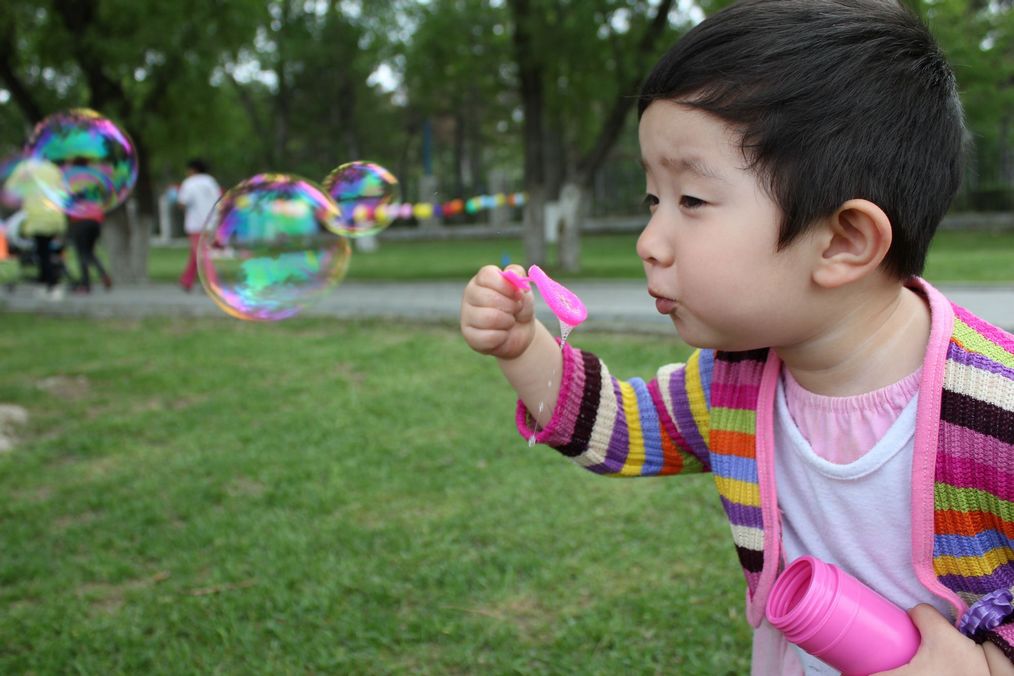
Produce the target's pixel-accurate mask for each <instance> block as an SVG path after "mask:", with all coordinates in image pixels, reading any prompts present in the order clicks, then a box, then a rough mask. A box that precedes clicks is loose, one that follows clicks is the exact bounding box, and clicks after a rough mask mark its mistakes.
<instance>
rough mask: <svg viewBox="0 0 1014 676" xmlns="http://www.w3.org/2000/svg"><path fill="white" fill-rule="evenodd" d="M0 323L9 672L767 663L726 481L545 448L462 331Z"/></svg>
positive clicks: (219, 322)
mask: <svg viewBox="0 0 1014 676" xmlns="http://www.w3.org/2000/svg"><path fill="white" fill-rule="evenodd" d="M391 248H394V247H391ZM0 323H2V326H3V330H2V331H0V352H2V354H3V355H4V361H3V369H2V370H0V403H5V404H17V405H19V406H23V407H25V408H26V409H27V410H28V411H29V413H30V416H31V419H30V422H29V424H28V425H27V426H25V427H22V428H19V429H18V436H19V438H20V441H19V444H18V445H17V446H16V447H15V448H14V450H12V451H10V452H8V453H5V454H0V495H3V496H4V497H3V499H2V500H0V609H2V610H0V673H4V674H9V673H39V674H43V673H68V672H72V673H87V674H117V673H180V674H190V673H271V674H276V673H371V674H374V673H434V674H446V673H496V674H500V673H553V674H621V673H622V674H627V673H657V672H667V673H679V674H702V675H703V674H707V675H713V674H743V673H746V671H747V670H748V663H749V641H750V638H749V636H750V632H749V629H748V626H747V624H746V622H745V620H744V619H743V616H742V602H743V581H742V575H741V573H740V572H739V569H738V566H737V563H736V560H735V555H734V552H733V548H732V545H731V543H730V542H729V537H728V525H727V524H726V522H725V519H724V517H723V516H722V512H721V509H720V506H719V502H718V499H717V496H716V494H715V492H714V489H713V486H712V484H711V481H710V479H709V478H708V477H706V476H695V477H682V478H667V479H645V480H641V481H632V480H618V479H605V478H601V477H597V476H594V475H591V474H589V473H587V472H585V471H583V470H581V469H579V468H577V467H576V466H574V465H572V464H571V463H569V462H568V461H567V460H565V459H563V458H561V457H559V456H558V455H556V454H555V453H554V452H553V451H551V450H549V449H546V448H544V447H536V448H529V447H528V445H527V443H526V442H525V441H524V440H523V439H521V438H520V437H518V436H517V434H516V433H515V432H514V431H513V427H512V409H513V400H512V397H511V393H510V392H509V390H508V388H507V387H506V385H504V384H503V382H502V379H501V377H500V375H499V373H498V370H497V368H496V366H495V364H494V363H493V361H492V360H490V359H486V358H483V357H479V356H477V355H475V354H473V353H471V352H470V351H469V350H468V349H467V347H466V346H465V345H464V344H463V342H462V341H461V340H460V338H459V337H458V335H457V333H456V331H454V330H453V329H451V328H449V327H448V328H442V327H421V326H412V327H406V326H403V325H396V324H385V323H356V322H337V321H333V320H295V321H289V322H283V323H277V324H253V323H241V322H235V321H231V320H228V319H225V318H222V319H207V320H196V319H160V320H145V321H109V320H106V321H97V320H85V319H70V318H62V319H61V318H47V317H36V316H29V315H16V314H5V315H3V316H0ZM571 340H572V341H573V342H575V343H576V344H578V345H580V346H582V347H584V348H588V349H591V350H594V351H597V352H598V353H599V354H601V355H602V356H604V357H605V358H607V359H608V361H609V362H610V364H611V367H612V368H613V369H614V370H615V372H617V373H618V374H620V375H622V376H624V377H631V376H635V375H636V376H641V377H648V376H650V375H651V373H650V372H645V370H644V369H645V368H651V367H652V366H653V365H657V364H660V363H662V362H665V361H670V360H673V359H677V358H682V357H683V356H685V354H686V350H685V347H683V346H681V345H680V344H678V343H675V342H670V341H666V340H660V339H659V338H658V337H620V336H614V335H603V334H598V335H596V334H593V333H590V332H582V331H580V330H579V331H577V332H576V333H575V334H574V335H573V336H572V338H571Z"/></svg>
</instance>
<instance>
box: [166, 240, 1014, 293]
mask: <svg viewBox="0 0 1014 676" xmlns="http://www.w3.org/2000/svg"><path fill="white" fill-rule="evenodd" d="M636 241H637V235H636V234H624V235H589V236H586V237H584V238H583V239H582V250H581V252H582V256H581V264H582V270H581V272H580V273H579V274H576V275H573V274H572V275H561V278H562V279H577V278H583V279H641V278H642V277H643V272H642V269H641V262H640V260H639V259H638V258H637V254H636V252H635V250H634V244H635V242H636ZM523 251H524V250H523V247H522V244H521V241H520V240H518V239H517V238H507V239H502V240H497V239H489V240H458V241H417V242H408V241H384V242H382V243H381V246H380V249H379V250H378V251H376V252H374V253H362V252H354V253H353V256H352V262H351V264H350V266H349V270H348V276H347V278H348V279H356V280H374V279H376V280H381V279H382V280H412V279H460V280H466V279H468V278H470V277H471V276H472V275H473V274H474V273H475V271H476V270H477V269H478V268H479V267H480V266H481V265H484V264H486V263H496V264H499V263H500V261H501V260H502V259H503V258H504V256H507V257H508V258H509V259H510V260H512V261H515V262H521V261H523V260H524V254H523ZM554 255H555V253H554ZM186 256H187V251H186V249H180V248H170V249H167V248H155V249H152V250H151V254H150V258H149V274H150V275H151V278H152V279H153V280H155V281H161V282H175V281H176V279H177V278H178V277H179V274H180V271H181V270H182V269H183V265H184V264H185V263H186ZM548 268H549V269H550V270H551V271H552V270H553V265H552V262H551V264H550V265H549V266H548ZM925 276H926V278H927V279H929V280H930V281H932V282H984V283H1012V282H1014V232H978V231H955V230H944V231H940V232H939V233H938V234H937V236H936V238H935V239H934V242H933V245H932V248H931V249H930V254H929V260H928V262H927V266H926V273H925Z"/></svg>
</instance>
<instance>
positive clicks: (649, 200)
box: [641, 193, 658, 211]
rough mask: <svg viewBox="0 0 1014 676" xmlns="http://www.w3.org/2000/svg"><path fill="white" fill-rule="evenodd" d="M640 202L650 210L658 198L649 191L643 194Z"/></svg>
mask: <svg viewBox="0 0 1014 676" xmlns="http://www.w3.org/2000/svg"><path fill="white" fill-rule="evenodd" d="M641 202H642V204H644V206H646V207H648V211H651V210H652V209H654V208H655V207H657V206H658V198H657V197H655V196H654V195H652V194H650V193H649V194H647V195H645V196H644V199H643V200H641Z"/></svg>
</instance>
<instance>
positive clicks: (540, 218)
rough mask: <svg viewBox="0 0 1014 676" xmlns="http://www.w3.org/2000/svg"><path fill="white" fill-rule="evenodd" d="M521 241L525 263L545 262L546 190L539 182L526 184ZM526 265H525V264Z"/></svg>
mask: <svg viewBox="0 0 1014 676" xmlns="http://www.w3.org/2000/svg"><path fill="white" fill-rule="evenodd" d="M526 192H527V194H528V197H527V201H526V202H525V208H524V210H523V216H522V217H523V219H524V226H523V228H522V238H521V239H522V242H523V243H524V247H525V260H526V261H527V265H532V264H536V265H545V264H546V191H545V188H544V187H543V186H542V184H541V183H538V184H526ZM526 267H527V266H526Z"/></svg>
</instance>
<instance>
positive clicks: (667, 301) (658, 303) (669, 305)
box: [648, 289, 676, 315]
mask: <svg viewBox="0 0 1014 676" xmlns="http://www.w3.org/2000/svg"><path fill="white" fill-rule="evenodd" d="M648 293H649V294H650V295H651V297H652V298H654V299H655V309H656V310H658V312H659V314H663V315H668V314H672V313H673V312H674V311H675V310H676V300H675V299H673V298H669V297H667V296H663V295H662V294H660V293H655V292H654V291H652V290H651V289H649V290H648Z"/></svg>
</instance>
